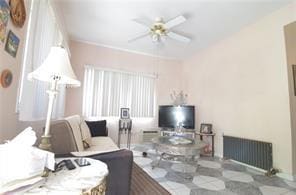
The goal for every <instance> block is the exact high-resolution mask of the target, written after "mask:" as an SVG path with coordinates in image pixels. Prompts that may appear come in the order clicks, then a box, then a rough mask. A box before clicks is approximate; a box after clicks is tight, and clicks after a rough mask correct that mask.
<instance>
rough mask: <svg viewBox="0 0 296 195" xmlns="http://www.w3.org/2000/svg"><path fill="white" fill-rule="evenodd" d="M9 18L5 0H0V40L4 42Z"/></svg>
mask: <svg viewBox="0 0 296 195" xmlns="http://www.w3.org/2000/svg"><path fill="white" fill-rule="evenodd" d="M8 18H9V6H8V4H7V3H6V1H5V0H0V41H1V42H2V43H4V40H5V36H6V27H7V23H8Z"/></svg>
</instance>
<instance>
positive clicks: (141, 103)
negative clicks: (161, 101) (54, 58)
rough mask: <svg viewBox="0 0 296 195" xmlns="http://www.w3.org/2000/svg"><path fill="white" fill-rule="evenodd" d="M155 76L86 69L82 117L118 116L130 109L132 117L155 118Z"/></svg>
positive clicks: (87, 67)
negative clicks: (123, 110) (122, 110)
mask: <svg viewBox="0 0 296 195" xmlns="http://www.w3.org/2000/svg"><path fill="white" fill-rule="evenodd" d="M154 94H155V76H152V75H141V74H134V73H127V72H120V71H114V70H104V69H97V68H94V67H91V66H86V67H85V74H84V91H83V115H84V116H86V117H95V116H119V112H120V108H130V115H131V117H153V115H154Z"/></svg>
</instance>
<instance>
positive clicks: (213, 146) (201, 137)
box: [196, 132, 216, 157]
mask: <svg viewBox="0 0 296 195" xmlns="http://www.w3.org/2000/svg"><path fill="white" fill-rule="evenodd" d="M196 135H199V136H200V140H203V137H204V136H207V137H209V136H210V137H211V138H212V155H211V156H212V157H214V154H215V143H214V137H215V135H216V134H215V133H199V132H197V133H196Z"/></svg>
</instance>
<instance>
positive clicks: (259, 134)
mask: <svg viewBox="0 0 296 195" xmlns="http://www.w3.org/2000/svg"><path fill="white" fill-rule="evenodd" d="M295 13H296V4H295V3H294V4H290V5H289V6H287V7H285V8H283V9H280V10H278V11H276V12H274V13H272V14H270V15H269V16H267V17H265V18H263V19H261V20H259V21H257V22H256V23H254V24H252V25H249V26H247V27H245V28H244V29H242V30H241V31H240V32H238V33H236V34H234V35H233V36H231V37H229V38H227V39H225V40H223V41H220V42H219V43H216V44H215V45H213V46H212V47H210V48H208V49H206V50H204V51H202V52H200V53H197V54H196V55H194V56H193V57H191V58H190V59H187V60H185V61H184V63H183V72H184V78H185V79H186V81H185V82H184V89H186V91H188V92H189V93H190V101H191V102H193V103H194V104H195V105H196V106H197V111H198V113H197V118H196V120H197V122H198V123H200V122H209V123H213V125H214V131H215V132H216V133H217V136H216V146H215V149H216V152H217V155H219V156H222V153H223V140H222V135H223V134H225V135H232V136H237V137H244V138H250V139H255V140H262V141H267V142H272V143H273V159H274V167H276V168H279V169H280V171H281V172H282V173H283V174H287V175H285V176H287V177H289V176H291V175H292V145H291V123H290V122H291V119H290V109H289V92H288V78H287V65H286V64H287V62H286V56H285V55H286V53H285V40H284V32H283V27H284V25H286V24H288V23H290V22H292V21H295V20H296V15H295ZM294 174H295V173H294Z"/></svg>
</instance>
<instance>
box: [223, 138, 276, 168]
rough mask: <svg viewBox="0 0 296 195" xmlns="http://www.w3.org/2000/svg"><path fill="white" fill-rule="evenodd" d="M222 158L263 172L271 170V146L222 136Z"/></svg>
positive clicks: (266, 143)
mask: <svg viewBox="0 0 296 195" xmlns="http://www.w3.org/2000/svg"><path fill="white" fill-rule="evenodd" d="M223 156H224V158H229V159H233V160H236V161H239V162H242V163H246V164H248V165H251V166H254V167H258V168H261V169H264V170H269V169H271V168H272V166H273V165H272V144H271V143H268V142H263V141H256V140H249V139H244V138H238V137H231V136H225V135H224V136H223Z"/></svg>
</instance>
